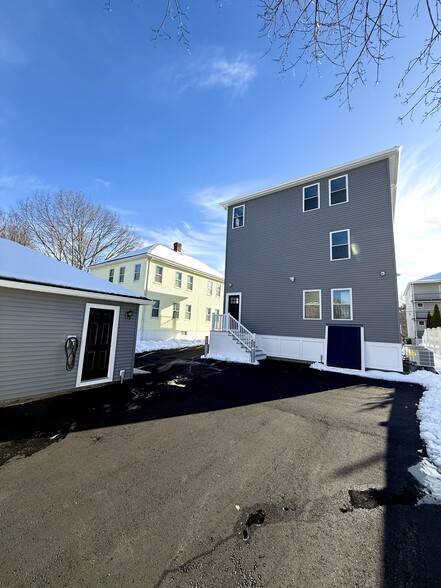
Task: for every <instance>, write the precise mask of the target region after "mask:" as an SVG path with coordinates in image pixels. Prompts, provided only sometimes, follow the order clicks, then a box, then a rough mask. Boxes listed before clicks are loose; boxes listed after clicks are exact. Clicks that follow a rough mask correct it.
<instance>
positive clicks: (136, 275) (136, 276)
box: [133, 263, 141, 282]
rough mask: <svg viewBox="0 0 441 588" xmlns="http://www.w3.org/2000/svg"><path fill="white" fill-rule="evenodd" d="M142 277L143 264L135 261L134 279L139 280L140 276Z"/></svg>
mask: <svg viewBox="0 0 441 588" xmlns="http://www.w3.org/2000/svg"><path fill="white" fill-rule="evenodd" d="M140 277H141V264H140V263H135V271H134V274H133V281H134V282H139V278H140Z"/></svg>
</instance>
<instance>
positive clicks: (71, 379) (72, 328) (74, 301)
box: [0, 288, 137, 400]
mask: <svg viewBox="0 0 441 588" xmlns="http://www.w3.org/2000/svg"><path fill="white" fill-rule="evenodd" d="M86 302H89V303H92V304H97V305H99V304H102V301H100V300H90V299H88V300H84V299H81V298H76V297H73V296H60V295H55V294H43V293H39V292H30V291H26V290H15V289H10V288H1V289H0V329H1V336H0V373H1V379H0V400H9V399H17V398H23V397H28V396H33V395H38V394H50V393H53V392H57V391H61V390H69V389H72V388H75V383H76V375H77V369H78V361H79V350H80V345H81V335H82V329H83V322H84V313H85V308H86ZM113 304H114V303H113ZM120 306H121V314H120V321H119V328H118V342H117V351H116V359H115V369H114V375H115V379H119V370H121V369H125V370H126V373H125V377H126V378H129V377H131V376H132V374H133V361H134V345H135V337H136V322H137V319H136V317H137V313H136V311H137V305H130V304H122V305H120ZM130 308H131V309H132V310H134V311H135V315H134V316H133V317H132V319H130V320H129V319H126V318H125V312H126V311H127V310H129V309H130ZM69 335H74V336H76V337H78V340H79V347H78V352H77V357H76V361H75V367H74V369H73V370H72V371H70V372H68V371H67V370H66V357H65V353H64V343H65V341H66V338H67V337H68V336H69Z"/></svg>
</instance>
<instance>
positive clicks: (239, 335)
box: [212, 313, 267, 363]
mask: <svg viewBox="0 0 441 588" xmlns="http://www.w3.org/2000/svg"><path fill="white" fill-rule="evenodd" d="M212 329H213V331H220V332H223V333H226V334H227V335H228V337H231V339H232V340H233V341H234V343H235V344H236V345H238V346H239V347H240V348H241V349H242V350H243V351H244V352H245V353H246V354H248V355H249V357H250V363H256V362H259V361H263V360H264V359H266V357H267V356H266V354H265V352H264V351H263V350H262V349H260V347H258V346H257V345H256V335H255V333H251V331H249V330H248V329H247V328H246V327H244V325H242V324H241V323H240V322H239V321H238V320H236V319H235V318H234V317H233V316H231V314H229V313H226V314H214V315H213V324H212Z"/></svg>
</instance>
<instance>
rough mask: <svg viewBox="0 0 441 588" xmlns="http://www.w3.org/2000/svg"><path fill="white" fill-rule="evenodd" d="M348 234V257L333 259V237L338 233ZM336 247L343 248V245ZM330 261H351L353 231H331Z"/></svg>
mask: <svg viewBox="0 0 441 588" xmlns="http://www.w3.org/2000/svg"><path fill="white" fill-rule="evenodd" d="M345 232H346V233H347V235H348V257H338V258H337V259H333V257H332V247H333V245H332V235H335V234H336V233H345ZM336 247H341V245H336ZM329 259H330V260H331V261H346V260H347V259H351V229H340V230H339V231H331V232H330V233H329Z"/></svg>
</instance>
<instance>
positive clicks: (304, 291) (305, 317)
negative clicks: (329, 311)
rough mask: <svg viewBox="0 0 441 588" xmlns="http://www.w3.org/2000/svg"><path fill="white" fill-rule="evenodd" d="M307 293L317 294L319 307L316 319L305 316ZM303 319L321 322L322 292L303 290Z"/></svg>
mask: <svg viewBox="0 0 441 588" xmlns="http://www.w3.org/2000/svg"><path fill="white" fill-rule="evenodd" d="M307 292H318V293H319V302H318V306H319V311H320V312H319V315H320V316H319V317H318V318H314V317H310V316H306V300H305V299H306V293H307ZM303 319H304V320H305V321H321V320H322V291H321V290H319V289H315V290H303Z"/></svg>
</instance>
